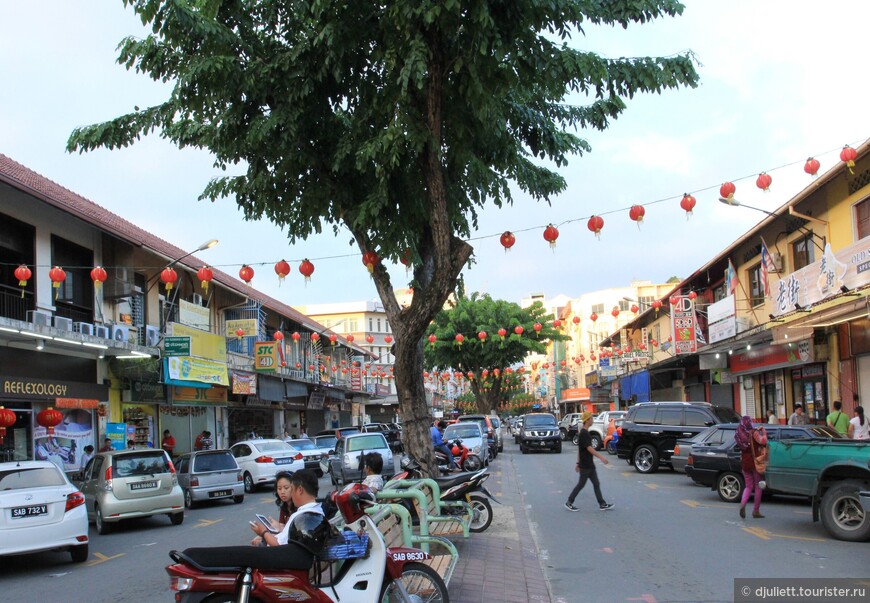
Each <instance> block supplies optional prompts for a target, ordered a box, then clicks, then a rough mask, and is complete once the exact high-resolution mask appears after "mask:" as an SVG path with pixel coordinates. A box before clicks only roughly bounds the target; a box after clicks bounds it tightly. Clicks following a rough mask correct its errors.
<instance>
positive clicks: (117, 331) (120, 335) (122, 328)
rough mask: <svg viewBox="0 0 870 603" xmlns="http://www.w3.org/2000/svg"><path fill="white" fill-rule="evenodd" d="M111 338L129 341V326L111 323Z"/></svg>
mask: <svg viewBox="0 0 870 603" xmlns="http://www.w3.org/2000/svg"><path fill="white" fill-rule="evenodd" d="M112 339H113V340H114V341H123V342H124V343H127V342H128V341H130V327H128V326H127V325H112Z"/></svg>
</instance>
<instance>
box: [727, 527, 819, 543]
mask: <svg viewBox="0 0 870 603" xmlns="http://www.w3.org/2000/svg"><path fill="white" fill-rule="evenodd" d="M741 529H742V530H743V531H744V532H746V533H747V534H752V535H753V536H755V537H756V538H760V539H761V540H771V539H773V538H784V539H786V540H806V541H808V542H826V541H827V539H826V538H811V537H809V536H791V535H789V534H774V533H773V532H770V531H768V530H765V529H764V528H741Z"/></svg>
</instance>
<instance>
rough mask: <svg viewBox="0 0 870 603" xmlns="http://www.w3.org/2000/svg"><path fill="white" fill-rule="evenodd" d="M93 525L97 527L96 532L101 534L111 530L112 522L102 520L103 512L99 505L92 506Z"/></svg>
mask: <svg viewBox="0 0 870 603" xmlns="http://www.w3.org/2000/svg"><path fill="white" fill-rule="evenodd" d="M94 525H95V526H96V528H97V534H100V535H103V534H108V533H109V532H111V531H112V524H109V523H106V522H105V521H103V512H102V511H101V510H100V507H99V505H95V506H94Z"/></svg>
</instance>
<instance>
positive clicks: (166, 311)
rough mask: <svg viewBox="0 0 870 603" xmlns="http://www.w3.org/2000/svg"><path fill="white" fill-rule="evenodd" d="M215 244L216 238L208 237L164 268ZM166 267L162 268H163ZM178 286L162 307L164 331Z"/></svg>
mask: <svg viewBox="0 0 870 603" xmlns="http://www.w3.org/2000/svg"><path fill="white" fill-rule="evenodd" d="M217 244H218V240H217V239H209V240H208V241H206V242H205V243H203V244H202V245H200V246H199V247H197V248H196V249H194V250H193V251H189V252H187V253H185V254H184V255H183V256H181V257H179V258H176V259H174V260H172V261H171V262H169V263H168V264H167V265H166V268H172V267H173V266H175V265H176V264H177V263H178V262H180V261H181V260H183V259H184V258H187V257H190V256H192V255H193V254H194V253H196V252H198V251H205V250H206V249H211V248H212V247H214V246H215V245H217ZM166 268H164V270H165V269H166ZM158 274H159V273H158ZM180 288H181V287H175V291H174V292H173V293H172V295H171V296H170V299H169V303H168V304H166V306H165V307H164V312H163V316H162V318H163V325H162V326H163V332H164V333H165V332H166V320H167V318H168V317H169V313H170V312H171V311H172V306H174V305H175V300H176V299H177V298H178V290H179V289H180Z"/></svg>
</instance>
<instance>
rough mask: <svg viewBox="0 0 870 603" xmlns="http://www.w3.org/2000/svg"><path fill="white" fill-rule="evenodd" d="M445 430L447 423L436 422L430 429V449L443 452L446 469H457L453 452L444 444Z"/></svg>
mask: <svg viewBox="0 0 870 603" xmlns="http://www.w3.org/2000/svg"><path fill="white" fill-rule="evenodd" d="M446 428H447V423H445V422H444V421H438V422H437V423H435V424H434V425H433V426H432V429H430V430H429V433H430V435H431V436H432V447H433V448H434V449H435V450H438V451H441V452H443V453H444V454H445V455H446V456H447V467H448V468H449V469H451V470H452V469H458V467H456V462H455V461H454V460H453V452H452V451H451V450H450V446H448V445H447V444H445V443H444V436H443V435H442V434H443V433H444V430H445V429H446Z"/></svg>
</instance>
